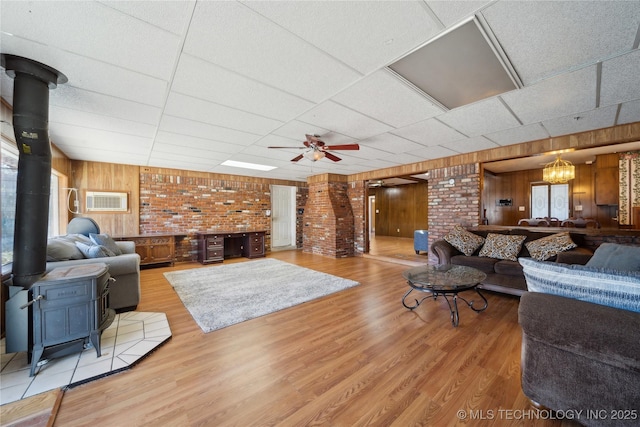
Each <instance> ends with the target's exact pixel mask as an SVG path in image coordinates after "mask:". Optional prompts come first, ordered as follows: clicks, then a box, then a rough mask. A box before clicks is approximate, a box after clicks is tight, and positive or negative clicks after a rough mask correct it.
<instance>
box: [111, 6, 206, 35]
mask: <svg viewBox="0 0 640 427" xmlns="http://www.w3.org/2000/svg"><path fill="white" fill-rule="evenodd" d="M101 3H102V4H105V5H107V6H109V7H111V8H113V9H117V10H119V11H120V12H122V13H125V14H127V15H131V16H133V17H135V18H137V19H139V20H141V21H144V22H147V23H149V24H151V25H154V26H156V27H160V28H163V29H165V30H167V31H169V32H171V33H173V34H176V35H182V34H184V32H185V31H186V27H187V24H188V22H189V19H190V18H191V14H192V12H193V7H194V5H195V3H196V2H195V1H191V0H181V1H163V2H145V1H122V0H116V1H111V0H107V1H105V0H102V1H101Z"/></svg>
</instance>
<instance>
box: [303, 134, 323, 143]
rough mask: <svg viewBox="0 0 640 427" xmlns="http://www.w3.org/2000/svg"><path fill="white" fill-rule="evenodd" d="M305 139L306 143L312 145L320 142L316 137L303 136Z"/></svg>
mask: <svg viewBox="0 0 640 427" xmlns="http://www.w3.org/2000/svg"><path fill="white" fill-rule="evenodd" d="M305 137H306V138H307V141H308V142H311V143H314V144H315V143H316V142H322V141H320V138H318V137H317V136H315V135H309V134H305Z"/></svg>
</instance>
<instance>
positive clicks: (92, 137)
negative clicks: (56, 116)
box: [49, 123, 153, 153]
mask: <svg viewBox="0 0 640 427" xmlns="http://www.w3.org/2000/svg"><path fill="white" fill-rule="evenodd" d="M49 135H50V137H51V140H52V141H53V142H54V143H55V144H56V145H57V146H59V147H60V148H63V147H69V146H74V145H76V146H77V145H80V146H84V147H89V148H91V147H99V148H103V149H106V150H107V151H123V152H133V153H148V152H149V149H150V148H151V144H152V142H153V140H152V139H151V138H142V137H139V136H134V135H126V134H123V133H116V132H111V131H103V130H98V129H88V128H82V127H77V126H71V125H65V124H62V123H57V124H56V126H50V127H49Z"/></svg>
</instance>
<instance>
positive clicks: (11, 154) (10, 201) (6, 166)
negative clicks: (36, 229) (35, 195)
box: [0, 140, 18, 265]
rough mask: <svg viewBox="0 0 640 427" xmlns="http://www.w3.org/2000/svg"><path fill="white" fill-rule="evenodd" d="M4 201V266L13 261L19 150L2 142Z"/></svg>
mask: <svg viewBox="0 0 640 427" xmlns="http://www.w3.org/2000/svg"><path fill="white" fill-rule="evenodd" d="M0 158H1V159H2V161H1V162H0V163H1V172H2V175H1V176H0V183H1V194H0V196H1V200H2V206H1V207H2V265H5V264H7V263H10V262H12V261H13V229H14V222H15V218H16V183H17V182H18V149H17V148H15V146H13V145H11V144H10V143H9V142H7V141H5V140H2V147H1V152H0Z"/></svg>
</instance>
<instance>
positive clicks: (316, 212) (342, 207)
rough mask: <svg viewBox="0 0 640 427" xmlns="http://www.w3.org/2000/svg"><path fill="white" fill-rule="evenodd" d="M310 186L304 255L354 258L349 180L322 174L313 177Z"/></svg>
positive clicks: (304, 232) (340, 176)
mask: <svg viewBox="0 0 640 427" xmlns="http://www.w3.org/2000/svg"><path fill="white" fill-rule="evenodd" d="M307 183H308V185H309V196H308V199H307V203H306V206H305V210H304V216H303V222H304V227H303V228H304V231H303V246H302V249H303V252H308V253H313V254H318V255H325V256H330V257H334V258H344V257H349V256H353V255H354V224H353V212H352V210H351V203H350V201H349V194H348V183H347V177H346V176H343V175H334V174H323V175H317V176H313V177H310V178H309V179H308V180H307Z"/></svg>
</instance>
